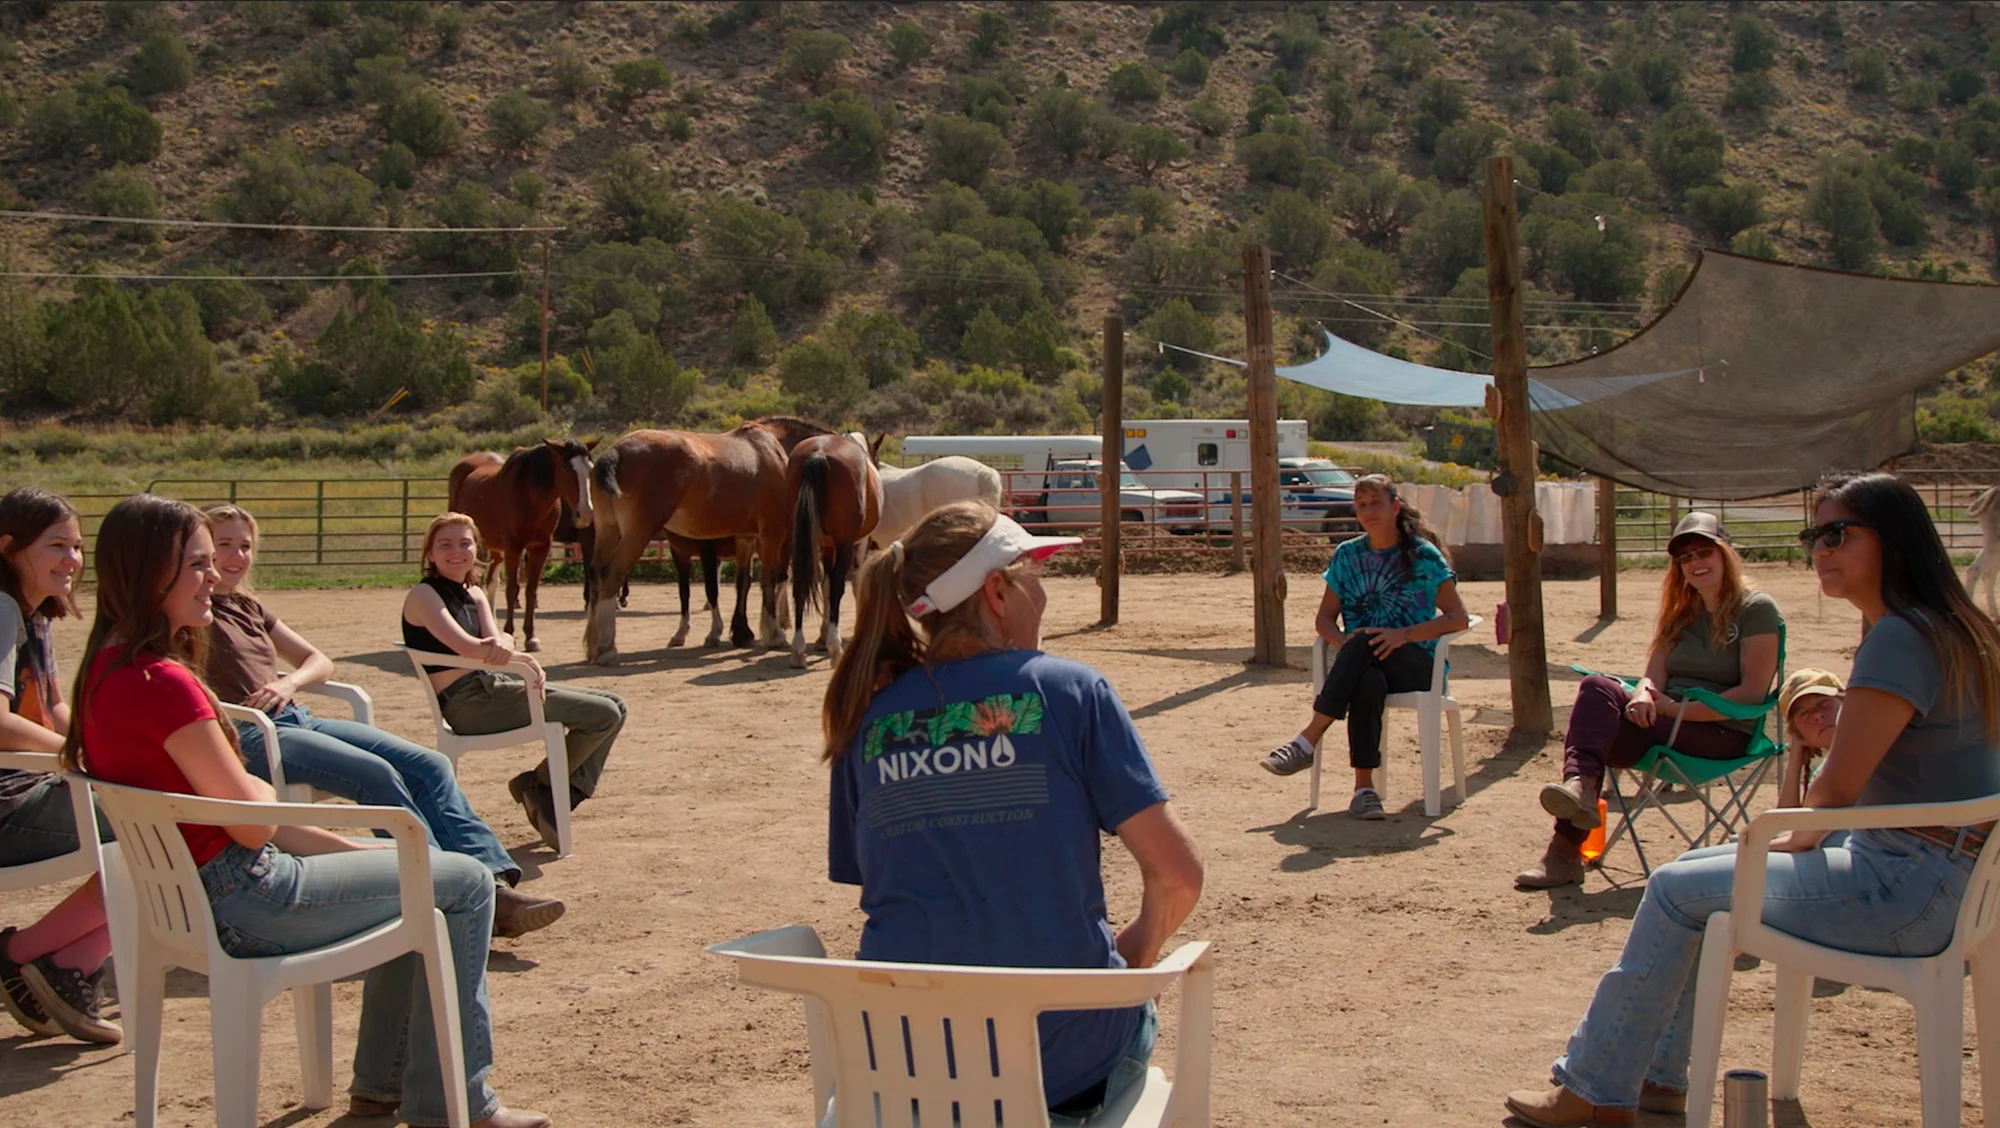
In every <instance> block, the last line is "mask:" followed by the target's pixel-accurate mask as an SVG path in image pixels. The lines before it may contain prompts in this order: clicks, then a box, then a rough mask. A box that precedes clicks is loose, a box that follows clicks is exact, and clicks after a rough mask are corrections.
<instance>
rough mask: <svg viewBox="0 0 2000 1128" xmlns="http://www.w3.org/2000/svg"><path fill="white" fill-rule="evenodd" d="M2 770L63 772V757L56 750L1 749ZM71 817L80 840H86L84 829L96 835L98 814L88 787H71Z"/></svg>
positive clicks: (54, 773) (57, 773) (55, 773)
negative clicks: (92, 808)
mask: <svg viewBox="0 0 2000 1128" xmlns="http://www.w3.org/2000/svg"><path fill="white" fill-rule="evenodd" d="M0 771H17V772H44V773H47V774H49V775H61V774H62V758H61V757H59V756H57V755H56V754H55V753H54V752H6V751H0ZM69 808H70V817H71V818H72V819H74V820H76V828H77V835H78V842H80V843H82V842H84V839H83V837H82V835H83V834H84V829H85V828H86V827H88V828H89V830H90V833H91V836H92V837H96V831H97V814H96V812H95V811H93V810H91V807H90V791H89V789H88V788H82V787H72V788H70V789H69Z"/></svg>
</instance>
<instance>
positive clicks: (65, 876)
mask: <svg viewBox="0 0 2000 1128" xmlns="http://www.w3.org/2000/svg"><path fill="white" fill-rule="evenodd" d="M0 771H16V772H46V773H49V774H51V775H54V774H59V773H61V771H62V765H61V764H60V763H59V762H58V761H57V759H56V754H55V753H53V752H0ZM69 806H70V813H71V817H72V818H74V819H75V820H76V826H77V847H76V849H75V850H74V851H72V852H70V853H68V854H60V855H57V856H56V857H53V858H45V859H43V860H42V861H39V862H29V863H28V864H27V865H24V866H0V893H18V892H20V891H22V890H24V889H35V888H39V887H40V886H44V885H67V884H69V883H70V882H73V881H83V880H86V879H88V878H91V877H95V876H96V875H97V872H98V855H99V843H98V839H97V812H96V809H95V808H94V807H92V806H91V803H90V790H89V789H88V788H83V787H71V788H70V789H69ZM85 827H88V828H89V830H87V831H86V830H85V829H84V828H85ZM102 848H103V851H104V852H106V853H109V854H112V855H114V856H115V855H116V854H117V852H118V844H117V843H115V842H114V843H108V844H104V845H103V847H102ZM121 896H123V897H125V898H127V899H128V903H129V897H130V894H129V892H126V891H122V890H120V889H117V888H114V887H113V885H112V884H111V882H110V881H108V880H107V881H106V882H105V883H104V906H105V909H104V916H105V920H106V922H107V924H108V925H109V926H110V929H111V935H112V940H111V949H112V951H114V952H116V951H118V950H119V946H118V942H119V939H120V933H121V932H123V933H124V935H125V936H126V937H128V938H129V937H130V936H131V935H133V932H132V930H133V929H134V928H136V927H137V925H136V923H135V921H134V918H133V916H132V914H131V913H130V912H129V911H127V912H120V911H119V909H120V908H121V906H120V905H119V904H118V900H119V898H120V897H121ZM111 969H112V973H113V975H114V977H115V978H116V979H117V981H118V1005H119V1007H120V1008H121V1009H122V1008H126V1007H129V1006H130V1004H129V1003H127V1002H126V1000H128V999H130V998H131V997H132V987H131V969H130V968H128V967H127V966H126V964H125V961H124V960H113V961H111ZM131 1048H132V1041H131V1039H129V1038H128V1039H126V1040H125V1042H124V1044H123V1049H124V1050H125V1051H126V1052H130V1050H131Z"/></svg>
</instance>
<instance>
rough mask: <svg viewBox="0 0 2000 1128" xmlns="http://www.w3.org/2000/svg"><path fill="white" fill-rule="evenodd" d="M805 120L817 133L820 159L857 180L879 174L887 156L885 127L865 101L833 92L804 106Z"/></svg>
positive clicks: (837, 91) (879, 115)
mask: <svg viewBox="0 0 2000 1128" xmlns="http://www.w3.org/2000/svg"><path fill="white" fill-rule="evenodd" d="M806 120H807V121H809V122H811V123H812V124H813V126H814V128H816V129H817V130H818V131H819V135H820V138H821V140H822V141H823V142H824V144H823V145H822V146H821V148H820V155H821V156H823V157H825V158H826V159H827V160H828V161H829V162H830V163H832V164H833V165H835V166H836V167H839V168H842V169H846V170H848V171H849V172H853V173H856V174H858V175H861V176H874V175H876V174H877V173H879V172H881V171H882V162H883V159H884V158H885V157H886V156H887V155H888V152H889V127H888V126H887V125H886V124H884V123H883V120H882V115H881V113H880V112H878V111H877V109H876V107H875V106H873V105H872V104H870V102H869V100H868V99H867V98H866V97H865V96H863V95H860V94H857V93H855V92H854V91H852V90H836V91H834V92H833V93H831V94H828V95H827V96H826V97H824V98H818V99H815V100H814V101H812V102H809V103H807V104H806Z"/></svg>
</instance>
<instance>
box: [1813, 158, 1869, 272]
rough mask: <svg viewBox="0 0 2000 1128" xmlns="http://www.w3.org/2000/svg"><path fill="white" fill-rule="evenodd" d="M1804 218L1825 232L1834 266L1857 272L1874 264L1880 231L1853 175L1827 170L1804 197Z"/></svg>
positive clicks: (1865, 192) (1864, 191)
mask: <svg viewBox="0 0 2000 1128" xmlns="http://www.w3.org/2000/svg"><path fill="white" fill-rule="evenodd" d="M1806 218H1808V219H1810V220H1811V221H1812V222H1813V224H1814V225H1815V226H1817V227H1818V228H1819V229H1820V230H1822V231H1824V232H1826V235H1827V240H1828V242H1829V244H1830V245H1831V247H1832V250H1833V261H1834V263H1835V265H1837V266H1839V267H1840V268H1841V269H1843V270H1859V269H1861V268H1863V267H1865V266H1867V265H1868V264H1869V263H1871V262H1873V261H1874V260H1875V253H1876V251H1877V249H1878V247H1879V244H1880V238H1881V228H1880V226H1879V220H1878V218H1877V216H1876V212H1875V203H1874V200H1873V199H1872V198H1871V197H1870V194H1869V191H1868V185H1867V184H1866V183H1864V182H1863V181H1862V179H1861V178H1860V177H1859V176H1857V175H1855V174H1854V173H1852V172H1848V171H1846V170H1843V169H1840V168H1835V167H1826V168H1822V169H1821V170H1820V175H1819V178H1818V179H1817V180H1815V181H1814V182H1813V186H1812V190H1811V191H1810V192H1809V193H1808V194H1807V195H1806Z"/></svg>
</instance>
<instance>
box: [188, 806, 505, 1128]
mask: <svg viewBox="0 0 2000 1128" xmlns="http://www.w3.org/2000/svg"><path fill="white" fill-rule="evenodd" d="M201 878H202V883H203V885H204V886H206V887H207V889H208V902H209V906H210V908H212V909H213V910H214V912H215V931H216V936H217V938H218V939H219V940H220V941H221V943H222V949H223V950H224V951H226V952H228V953H229V954H230V955H232V956H238V957H242V958H245V959H258V958H263V957H267V956H281V955H285V954H287V953H291V952H303V951H309V950H311V949H313V948H318V947H323V946H325V945H327V944H331V943H334V942H336V941H339V940H343V939H346V938H347V937H349V936H353V935H354V934H356V933H358V932H363V931H365V930H367V929H370V928H373V927H375V926H376V925H378V924H382V923H384V922H386V921H389V920H391V919H393V918H394V917H395V916H396V915H397V914H398V913H400V912H401V911H402V903H401V901H400V900H399V899H398V895H397V884H396V852H395V851H394V850H357V851H354V852H352V853H343V854H318V855H314V856H313V857H309V858H301V857H296V856H294V855H291V854H287V853H285V852H284V851H282V850H280V849H278V848H277V847H275V846H265V847H264V848H263V849H261V850H249V849H246V848H244V847H243V846H240V845H238V844H236V843H234V842H232V843H230V844H229V845H228V846H227V847H225V848H224V849H223V851H222V853H220V854H217V855H216V856H215V857H213V858H211V859H209V861H208V864H206V865H204V866H202V867H201ZM431 885H432V887H433V889H434V890H435V892H436V904H437V907H438V908H439V909H442V910H443V911H444V919H445V931H446V934H447V935H448V936H449V938H450V941H451V959H452V970H453V973H454V974H455V975H456V976H457V980H458V1016H459V1033H460V1037H461V1038H462V1039H463V1041H464V1043H465V1075H466V1108H467V1111H468V1112H469V1114H470V1116H469V1119H471V1120H483V1119H485V1118H486V1117H489V1116H491V1115H493V1113H494V1112H495V1111H496V1110H497V1109H498V1108H499V1107H500V1097H499V1094H497V1093H495V1092H494V1091H493V1087H492V1086H491V1085H489V1084H487V1081H486V1078H487V1075H488V1074H490V1073H491V1072H492V1071H493V1015H492V1012H491V1010H490V1009H489V1008H488V1006H487V1002H486V941H487V938H488V937H489V936H491V935H492V932H493V875H492V874H491V873H488V872H487V871H486V870H485V869H484V868H483V867H481V866H480V865H479V864H478V863H477V862H474V861H473V860H472V859H471V858H468V857H465V856H464V855H462V854H445V853H441V852H439V851H437V850H433V851H431ZM442 1076H443V1071H442V1070H441V1069H440V1068H439V1066H438V1052H437V1031H436V1029H435V1027H434V1026H433V1025H432V1021H431V998H430V991H429V990H428V988H426V986H425V984H424V977H423V970H422V965H421V963H420V962H419V961H418V959H417V956H416V955H415V953H410V954H407V955H404V956H402V957H400V958H398V959H394V960H391V961H389V962H388V963H385V964H382V965H380V966H378V967H374V968H371V969H369V971H368V973H367V975H366V977H365V978H363V980H362V985H361V1025H360V1030H359V1033H358V1035H357V1037H356V1040H355V1046H354V1084H353V1086H352V1087H351V1089H350V1090H349V1091H350V1092H352V1093H353V1094H354V1095H355V1096H359V1097H367V1098H370V1099H372V1100H378V1101H394V1100H398V1099H400V1100H401V1101H402V1108H401V1109H400V1114H401V1116H402V1118H403V1119H404V1120H405V1121H406V1122H408V1123H410V1124H412V1125H425V1126H430V1125H442V1124H444V1123H445V1106H444V1082H443V1081H442V1079H441V1078H442Z"/></svg>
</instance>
